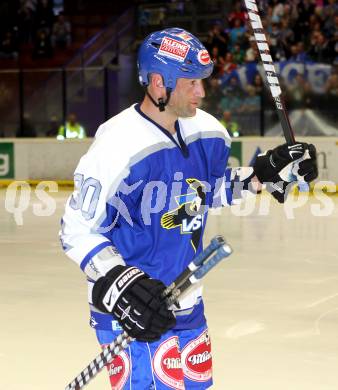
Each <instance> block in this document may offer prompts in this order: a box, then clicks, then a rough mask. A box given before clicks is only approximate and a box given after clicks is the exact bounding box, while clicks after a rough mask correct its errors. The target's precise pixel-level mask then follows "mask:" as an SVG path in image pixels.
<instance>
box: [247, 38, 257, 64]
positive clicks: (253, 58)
mask: <svg viewBox="0 0 338 390" xmlns="http://www.w3.org/2000/svg"><path fill="white" fill-rule="evenodd" d="M249 44H250V47H249V48H248V49H247V50H246V52H245V57H244V59H245V62H258V61H259V51H258V47H257V43H256V39H255V38H254V37H250V39H249Z"/></svg>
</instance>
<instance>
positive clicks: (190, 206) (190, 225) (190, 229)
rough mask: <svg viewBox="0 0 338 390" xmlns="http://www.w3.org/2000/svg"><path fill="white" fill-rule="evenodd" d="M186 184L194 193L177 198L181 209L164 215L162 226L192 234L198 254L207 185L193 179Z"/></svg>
mask: <svg viewBox="0 0 338 390" xmlns="http://www.w3.org/2000/svg"><path fill="white" fill-rule="evenodd" d="M186 182H187V183H188V184H189V188H190V189H191V190H192V191H190V192H189V193H187V194H184V195H180V196H178V197H176V199H175V200H176V203H177V204H178V206H179V207H178V208H177V209H174V210H172V211H168V212H167V213H165V214H163V215H162V217H161V226H162V227H163V228H164V229H174V228H177V227H180V229H181V234H191V240H190V242H191V245H192V247H193V248H194V250H195V252H196V250H197V248H198V245H199V242H200V239H201V234H202V228H203V220H204V216H203V213H204V211H205V200H206V195H205V185H204V184H203V183H201V182H200V181H199V180H197V179H193V178H190V179H186Z"/></svg>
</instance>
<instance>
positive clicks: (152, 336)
mask: <svg viewBox="0 0 338 390" xmlns="http://www.w3.org/2000/svg"><path fill="white" fill-rule="evenodd" d="M165 288H166V286H165V285H164V284H163V283H162V282H161V281H159V280H156V279H151V278H150V277H149V276H148V275H147V274H145V273H144V272H143V271H141V270H140V269H139V268H136V267H127V266H123V265H117V266H116V267H114V268H113V269H112V270H110V271H109V272H108V273H107V274H106V275H105V276H103V277H101V278H99V279H98V280H97V281H96V282H95V284H94V287H93V293H92V298H93V303H94V305H95V306H96V307H97V308H98V309H99V310H101V311H103V312H105V313H109V314H112V315H114V316H115V317H116V319H117V320H118V321H119V323H120V325H121V326H122V328H123V329H124V330H125V331H126V332H127V333H128V334H129V336H131V337H133V338H135V339H137V340H139V341H148V342H151V341H156V340H159V339H160V337H161V335H162V334H163V333H165V332H167V331H168V330H169V329H170V328H172V327H174V326H175V324H176V319H175V316H174V314H173V313H172V311H170V310H168V308H167V305H166V302H165V300H164V299H162V298H161V295H162V292H163V291H164V289H165Z"/></svg>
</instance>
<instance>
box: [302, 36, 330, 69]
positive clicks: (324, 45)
mask: <svg viewBox="0 0 338 390" xmlns="http://www.w3.org/2000/svg"><path fill="white" fill-rule="evenodd" d="M308 55H309V56H310V57H311V58H312V59H313V61H315V62H325V63H332V61H333V57H334V53H333V52H332V49H331V47H330V45H329V42H328V40H327V39H326V37H325V36H324V34H322V33H320V32H315V33H314V34H313V38H312V44H311V48H310V50H309V52H308Z"/></svg>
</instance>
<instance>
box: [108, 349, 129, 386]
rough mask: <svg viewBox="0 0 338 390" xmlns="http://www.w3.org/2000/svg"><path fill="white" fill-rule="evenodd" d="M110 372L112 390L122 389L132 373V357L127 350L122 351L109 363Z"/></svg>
mask: <svg viewBox="0 0 338 390" xmlns="http://www.w3.org/2000/svg"><path fill="white" fill-rule="evenodd" d="M107 368H108V374H109V379H110V384H111V388H112V390H122V389H123V387H124V385H125V383H126V381H127V379H128V377H129V374H130V359H129V356H128V354H127V353H126V352H125V351H121V352H120V354H119V355H118V356H116V357H115V358H114V360H113V361H112V362H111V363H110V364H108V366H107Z"/></svg>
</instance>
